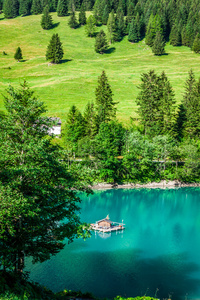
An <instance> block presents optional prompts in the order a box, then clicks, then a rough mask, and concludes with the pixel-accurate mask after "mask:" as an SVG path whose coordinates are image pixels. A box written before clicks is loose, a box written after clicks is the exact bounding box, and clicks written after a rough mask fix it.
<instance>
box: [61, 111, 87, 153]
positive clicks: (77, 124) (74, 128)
mask: <svg viewBox="0 0 200 300" xmlns="http://www.w3.org/2000/svg"><path fill="white" fill-rule="evenodd" d="M84 136H85V120H84V118H83V116H82V114H81V112H80V111H79V110H78V108H77V107H76V106H75V105H72V106H71V108H70V110H69V113H68V115H67V120H66V127H65V139H66V142H67V144H68V147H70V148H71V150H72V151H76V150H77V142H78V140H79V139H81V138H82V137H84Z"/></svg>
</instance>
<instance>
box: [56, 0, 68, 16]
mask: <svg viewBox="0 0 200 300" xmlns="http://www.w3.org/2000/svg"><path fill="white" fill-rule="evenodd" d="M56 11H57V15H58V17H65V16H67V15H68V4H67V0H58V6H57V10H56Z"/></svg>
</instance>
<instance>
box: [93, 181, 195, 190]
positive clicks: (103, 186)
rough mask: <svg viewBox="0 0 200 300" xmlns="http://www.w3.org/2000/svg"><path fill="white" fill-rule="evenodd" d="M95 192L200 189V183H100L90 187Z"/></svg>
mask: <svg viewBox="0 0 200 300" xmlns="http://www.w3.org/2000/svg"><path fill="white" fill-rule="evenodd" d="M90 187H91V188H92V189H93V190H103V189H133V188H160V189H166V188H170V189H172V188H179V187H200V183H184V182H180V181H178V180H172V181H167V180H162V181H160V182H149V183H144V184H140V183H124V184H117V183H114V184H112V183H98V184H94V185H92V186H90Z"/></svg>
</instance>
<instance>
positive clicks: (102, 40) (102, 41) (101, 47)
mask: <svg viewBox="0 0 200 300" xmlns="http://www.w3.org/2000/svg"><path fill="white" fill-rule="evenodd" d="M107 49H108V41H107V38H106V34H105V32H104V31H103V30H101V31H100V32H99V33H98V34H97V36H96V41H95V51H96V52H97V53H100V54H103V53H104V52H105V51H106V50H107Z"/></svg>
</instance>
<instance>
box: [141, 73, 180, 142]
mask: <svg viewBox="0 0 200 300" xmlns="http://www.w3.org/2000/svg"><path fill="white" fill-rule="evenodd" d="M141 80H142V83H141V84H140V86H139V89H140V92H139V95H138V97H137V99H136V103H137V105H139V109H138V113H139V115H140V117H141V124H142V125H143V126H144V131H145V134H148V135H149V136H156V135H160V134H171V133H172V131H173V128H174V123H175V118H174V116H175V103H176V101H175V97H174V92H173V89H172V87H171V84H170V82H169V81H168V79H167V77H166V75H165V73H164V72H163V73H162V74H161V75H160V76H159V75H157V74H156V73H155V72H154V70H150V71H149V72H148V73H144V74H142V76H141Z"/></svg>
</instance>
